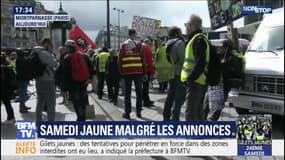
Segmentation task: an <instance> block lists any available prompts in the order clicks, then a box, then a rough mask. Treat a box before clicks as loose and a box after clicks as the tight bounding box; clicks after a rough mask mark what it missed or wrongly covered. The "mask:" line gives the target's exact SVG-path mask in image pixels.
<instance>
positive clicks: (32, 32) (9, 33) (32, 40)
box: [1, 0, 53, 49]
mask: <svg viewBox="0 0 285 160" xmlns="http://www.w3.org/2000/svg"><path fill="white" fill-rule="evenodd" d="M16 5H17V6H35V14H53V12H51V11H48V10H46V9H45V8H44V6H43V5H42V4H41V3H40V2H37V1H35V0H25V1H23V0H1V48H24V49H31V48H32V47H33V46H35V45H37V43H38V42H39V41H40V40H42V39H43V38H44V37H45V38H50V30H49V28H15V27H14V24H13V19H14V16H13V7H14V6H16Z"/></svg>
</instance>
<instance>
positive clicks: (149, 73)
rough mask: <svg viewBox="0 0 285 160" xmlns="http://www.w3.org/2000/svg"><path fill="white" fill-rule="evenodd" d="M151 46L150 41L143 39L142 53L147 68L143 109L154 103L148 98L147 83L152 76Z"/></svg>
mask: <svg viewBox="0 0 285 160" xmlns="http://www.w3.org/2000/svg"><path fill="white" fill-rule="evenodd" d="M151 44H152V43H151V40H150V39H145V40H144V42H143V43H142V52H143V54H144V55H145V58H146V66H147V73H146V74H147V79H146V80H145V81H144V82H143V106H145V107H151V106H153V104H154V101H151V100H150V98H149V82H150V79H151V77H153V75H154V66H153V55H152V48H151Z"/></svg>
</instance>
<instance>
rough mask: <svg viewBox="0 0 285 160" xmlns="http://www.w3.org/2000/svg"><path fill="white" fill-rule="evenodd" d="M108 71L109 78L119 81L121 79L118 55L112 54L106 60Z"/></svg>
mask: <svg viewBox="0 0 285 160" xmlns="http://www.w3.org/2000/svg"><path fill="white" fill-rule="evenodd" d="M106 69H107V70H106V71H107V78H108V80H111V81H119V80H120V76H121V75H120V70H119V64H118V56H114V57H112V56H110V57H109V58H108V59H107V62H106Z"/></svg>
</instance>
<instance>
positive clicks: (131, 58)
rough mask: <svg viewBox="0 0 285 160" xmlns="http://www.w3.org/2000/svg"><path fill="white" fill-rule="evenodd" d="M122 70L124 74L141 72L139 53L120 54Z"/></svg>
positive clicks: (141, 65)
mask: <svg viewBox="0 0 285 160" xmlns="http://www.w3.org/2000/svg"><path fill="white" fill-rule="evenodd" d="M122 72H123V74H124V75H127V74H141V73H143V64H142V59H141V55H140V53H132V54H123V55H122Z"/></svg>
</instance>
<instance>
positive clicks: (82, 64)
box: [69, 53, 90, 82]
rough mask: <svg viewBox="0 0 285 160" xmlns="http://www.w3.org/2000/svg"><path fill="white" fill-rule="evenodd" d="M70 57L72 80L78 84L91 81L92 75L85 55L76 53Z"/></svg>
mask: <svg viewBox="0 0 285 160" xmlns="http://www.w3.org/2000/svg"><path fill="white" fill-rule="evenodd" d="M69 56H70V64H71V78H72V80H74V81H78V82H86V81H87V80H88V79H89V76H90V73H89V70H88V67H87V63H86V61H85V59H84V58H83V55H81V54H79V53H76V54H70V55H69Z"/></svg>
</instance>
